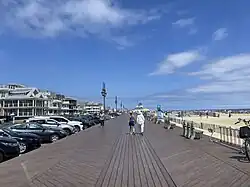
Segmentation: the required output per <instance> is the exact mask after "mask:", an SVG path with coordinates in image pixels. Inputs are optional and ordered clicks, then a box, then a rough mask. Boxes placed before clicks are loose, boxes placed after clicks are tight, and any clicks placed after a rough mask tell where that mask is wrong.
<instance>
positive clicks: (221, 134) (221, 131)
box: [219, 126, 222, 142]
mask: <svg viewBox="0 0 250 187" xmlns="http://www.w3.org/2000/svg"><path fill="white" fill-rule="evenodd" d="M219 128H220V141H221V142H222V129H221V126H219Z"/></svg>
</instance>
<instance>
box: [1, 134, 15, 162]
mask: <svg viewBox="0 0 250 187" xmlns="http://www.w3.org/2000/svg"><path fill="white" fill-rule="evenodd" d="M19 154H20V149H19V143H18V142H17V141H16V140H15V139H13V138H7V137H0V162H3V161H4V160H5V159H8V158H13V157H16V156H18V155H19Z"/></svg>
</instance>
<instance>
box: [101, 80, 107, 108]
mask: <svg viewBox="0 0 250 187" xmlns="http://www.w3.org/2000/svg"><path fill="white" fill-rule="evenodd" d="M101 94H102V97H103V109H104V113H105V112H106V106H105V99H106V96H107V90H106V86H105V83H104V82H103V83H102V91H101Z"/></svg>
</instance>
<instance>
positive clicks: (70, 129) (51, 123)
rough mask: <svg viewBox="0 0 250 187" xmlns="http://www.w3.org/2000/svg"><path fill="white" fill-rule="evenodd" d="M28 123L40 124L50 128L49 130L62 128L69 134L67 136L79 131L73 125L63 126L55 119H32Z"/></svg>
mask: <svg viewBox="0 0 250 187" xmlns="http://www.w3.org/2000/svg"><path fill="white" fill-rule="evenodd" d="M27 122H34V123H38V124H40V125H42V126H44V127H49V128H61V129H63V130H64V131H65V132H66V133H67V135H71V134H74V133H75V132H76V131H77V130H76V128H75V127H74V126H72V125H69V124H62V123H59V122H57V121H56V120H54V119H49V118H48V117H44V118H42V117H40V118H30V119H28V120H27Z"/></svg>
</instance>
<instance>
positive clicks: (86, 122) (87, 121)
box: [71, 116, 96, 128]
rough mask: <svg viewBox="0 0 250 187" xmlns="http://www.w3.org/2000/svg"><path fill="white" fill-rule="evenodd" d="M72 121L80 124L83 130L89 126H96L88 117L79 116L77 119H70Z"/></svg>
mask: <svg viewBox="0 0 250 187" xmlns="http://www.w3.org/2000/svg"><path fill="white" fill-rule="evenodd" d="M71 119H72V120H74V121H80V122H82V124H83V126H84V128H89V127H91V126H94V125H96V123H95V121H94V120H93V119H92V118H90V117H88V116H79V117H74V118H71Z"/></svg>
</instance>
